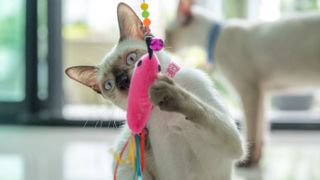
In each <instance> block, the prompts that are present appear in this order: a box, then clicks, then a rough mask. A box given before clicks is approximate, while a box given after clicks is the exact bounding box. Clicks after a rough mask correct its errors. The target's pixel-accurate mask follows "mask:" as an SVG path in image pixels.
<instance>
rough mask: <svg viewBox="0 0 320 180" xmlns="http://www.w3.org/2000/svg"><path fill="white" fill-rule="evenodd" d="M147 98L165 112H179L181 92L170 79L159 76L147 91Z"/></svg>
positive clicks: (181, 98)
mask: <svg viewBox="0 0 320 180" xmlns="http://www.w3.org/2000/svg"><path fill="white" fill-rule="evenodd" d="M149 97H150V100H151V102H152V103H153V104H154V105H157V106H159V107H160V109H161V110H165V111H179V109H180V104H181V101H182V100H183V92H182V91H181V89H180V87H178V86H177V85H176V84H175V83H174V82H173V80H172V79H171V78H169V77H167V76H164V75H159V76H158V79H157V80H156V81H155V83H154V84H153V85H152V86H151V87H150V89H149Z"/></svg>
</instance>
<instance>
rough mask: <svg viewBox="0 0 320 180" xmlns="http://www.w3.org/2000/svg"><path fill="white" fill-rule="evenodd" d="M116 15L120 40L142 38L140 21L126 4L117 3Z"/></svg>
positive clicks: (142, 32)
mask: <svg viewBox="0 0 320 180" xmlns="http://www.w3.org/2000/svg"><path fill="white" fill-rule="evenodd" d="M117 15H118V23H119V31H120V41H122V40H124V39H137V40H143V39H144V31H143V24H142V21H141V20H140V19H139V17H138V16H137V15H136V13H135V12H134V11H133V10H132V9H131V8H130V7H129V6H128V5H127V4H125V3H119V5H118V9H117Z"/></svg>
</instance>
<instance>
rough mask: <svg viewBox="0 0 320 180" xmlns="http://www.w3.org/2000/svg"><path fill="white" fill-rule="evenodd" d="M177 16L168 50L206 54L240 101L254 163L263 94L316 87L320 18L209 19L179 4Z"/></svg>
mask: <svg viewBox="0 0 320 180" xmlns="http://www.w3.org/2000/svg"><path fill="white" fill-rule="evenodd" d="M178 9H179V10H178V16H177V19H176V20H175V21H174V23H173V24H172V25H170V26H169V27H168V29H167V40H168V46H170V47H172V48H173V49H174V50H177V49H182V48H184V47H186V46H190V45H199V46H202V47H203V48H206V49H209V50H208V51H209V52H210V53H209V55H210V58H212V59H213V60H214V62H213V63H214V64H213V65H214V66H215V67H216V68H215V69H217V70H220V71H221V72H222V73H223V75H224V76H225V77H226V78H227V79H228V80H229V81H230V82H231V84H232V85H233V86H234V88H235V89H236V90H237V92H238V93H239V95H240V98H241V101H242V103H243V107H244V113H245V117H246V122H247V123H246V133H247V140H248V142H249V143H248V145H249V151H250V152H249V156H248V159H247V162H246V164H247V165H250V164H252V163H257V162H258V161H259V159H260V157H261V151H262V145H263V129H264V127H263V124H264V123H263V114H264V104H265V102H264V99H265V98H264V96H265V92H266V91H268V90H272V89H279V88H287V87H298V86H314V85H319V83H320V15H319V14H309V15H304V16H300V17H294V18H288V19H282V20H279V21H276V22H272V23H249V22H246V21H240V20H237V21H236V20H234V21H226V22H223V24H221V22H219V21H217V20H214V19H210V18H209V16H208V15H206V14H204V13H203V11H202V10H201V9H199V8H198V9H197V8H192V1H191V0H185V1H183V0H182V1H180V4H179V8H178Z"/></svg>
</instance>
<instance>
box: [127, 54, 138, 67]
mask: <svg viewBox="0 0 320 180" xmlns="http://www.w3.org/2000/svg"><path fill="white" fill-rule="evenodd" d="M136 60H137V53H135V52H132V53H129V54H128V56H127V65H129V66H130V65H133V64H134V63H135V62H136Z"/></svg>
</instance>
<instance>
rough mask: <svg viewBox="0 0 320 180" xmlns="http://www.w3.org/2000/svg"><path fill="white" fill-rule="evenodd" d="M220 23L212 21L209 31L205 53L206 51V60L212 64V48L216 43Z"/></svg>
mask: <svg viewBox="0 0 320 180" xmlns="http://www.w3.org/2000/svg"><path fill="white" fill-rule="evenodd" d="M221 27H222V24H221V23H218V22H217V23H213V24H212V26H211V29H210V32H209V37H208V44H207V53H208V57H207V58H208V62H209V63H210V64H212V63H213V62H214V48H215V46H216V43H217V39H218V36H219V32H220V30H221Z"/></svg>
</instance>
